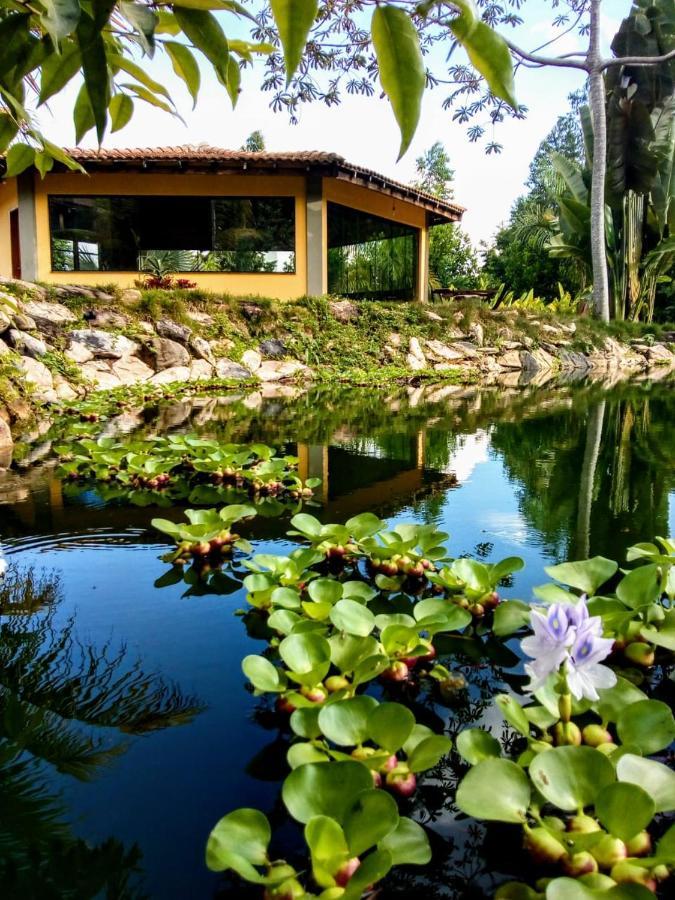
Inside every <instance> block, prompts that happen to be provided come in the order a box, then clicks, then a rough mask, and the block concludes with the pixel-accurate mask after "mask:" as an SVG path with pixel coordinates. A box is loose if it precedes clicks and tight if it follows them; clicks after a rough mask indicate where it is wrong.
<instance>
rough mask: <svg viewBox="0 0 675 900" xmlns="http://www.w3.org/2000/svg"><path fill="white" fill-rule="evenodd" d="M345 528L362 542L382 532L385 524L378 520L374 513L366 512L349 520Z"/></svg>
mask: <svg viewBox="0 0 675 900" xmlns="http://www.w3.org/2000/svg"><path fill="white" fill-rule="evenodd" d="M345 526H346V527H347V528H348V529H349V532H350V534H352V535H353V536H354V537H355V538H356V540H357V541H362V540H363V539H364V538H367V537H372V536H373V535H374V534H376V533H377V532H378V531H381V530H382V529H383V528H384V522H383V521H382V520H381V519H378V518H377V516H376V515H375V514H374V513H371V512H365V513H360V514H359V515H358V516H354V517H353V518H351V519H348V520H347V521H346V522H345Z"/></svg>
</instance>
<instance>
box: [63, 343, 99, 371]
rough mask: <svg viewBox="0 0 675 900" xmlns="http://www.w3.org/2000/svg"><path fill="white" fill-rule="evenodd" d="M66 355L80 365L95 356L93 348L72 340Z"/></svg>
mask: <svg viewBox="0 0 675 900" xmlns="http://www.w3.org/2000/svg"><path fill="white" fill-rule="evenodd" d="M65 355H66V356H67V357H68V359H69V360H71V362H74V363H77V364H78V365H80V366H81V365H82V364H83V363H86V362H89V361H90V360H92V359H93V358H94V354H93V353H92V352H91V350H89V349H88V348H87V347H85V346H84V344H79V343H78V342H77V341H71V343H70V346H69V347H68V349H67V350H66V352H65Z"/></svg>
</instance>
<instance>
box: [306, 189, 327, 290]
mask: <svg viewBox="0 0 675 900" xmlns="http://www.w3.org/2000/svg"><path fill="white" fill-rule="evenodd" d="M327 254H328V250H327V235H326V210H325V203H324V199H323V179H322V178H321V176H320V175H318V176H317V175H310V176H308V177H307V293H308V294H309V295H310V296H320V295H321V294H326V293H327V292H328V258H327Z"/></svg>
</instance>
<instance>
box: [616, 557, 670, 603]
mask: <svg viewBox="0 0 675 900" xmlns="http://www.w3.org/2000/svg"><path fill="white" fill-rule="evenodd" d="M660 594H661V570H660V567H659V566H657V565H656V563H650V564H648V565H646V566H639V567H638V568H637V569H633V570H632V571H631V572H629V573H628V574H627V575H624V577H623V578H622V579H621V581H620V582H619V584H618V586H617V589H616V596H617V597H618V598H619V600H621V602H622V603H624V604H625V605H626V606H629V607H630V608H631V609H641V608H642V607H644V606H651V604H652V603H656V601H657V600H658V599H659V596H660Z"/></svg>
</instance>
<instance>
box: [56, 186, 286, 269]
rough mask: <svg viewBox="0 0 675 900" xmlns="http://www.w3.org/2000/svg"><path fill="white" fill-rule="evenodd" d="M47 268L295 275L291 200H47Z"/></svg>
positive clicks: (129, 198)
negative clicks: (49, 254)
mask: <svg viewBox="0 0 675 900" xmlns="http://www.w3.org/2000/svg"><path fill="white" fill-rule="evenodd" d="M49 215H50V228H51V237H52V269H53V270H54V271H85V270H109V271H112V270H117V271H144V272H153V273H155V274H161V275H164V274H169V273H172V272H295V200H294V198H293V197H214V198H211V197H50V199H49Z"/></svg>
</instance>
